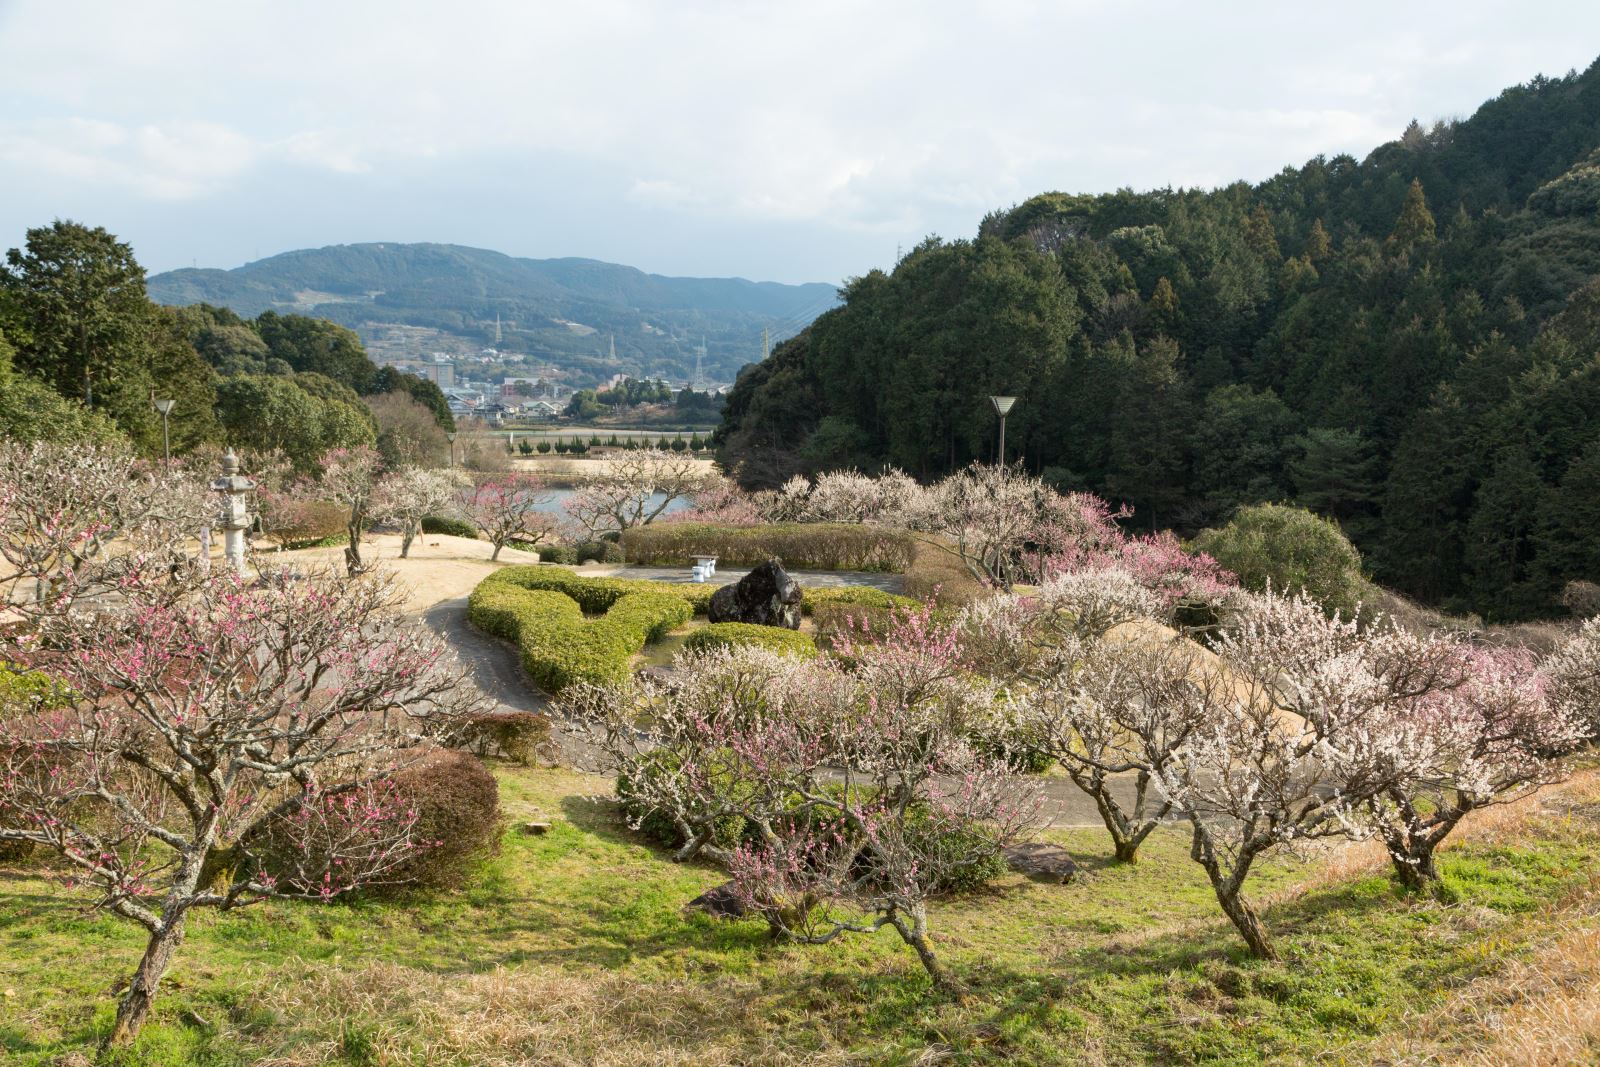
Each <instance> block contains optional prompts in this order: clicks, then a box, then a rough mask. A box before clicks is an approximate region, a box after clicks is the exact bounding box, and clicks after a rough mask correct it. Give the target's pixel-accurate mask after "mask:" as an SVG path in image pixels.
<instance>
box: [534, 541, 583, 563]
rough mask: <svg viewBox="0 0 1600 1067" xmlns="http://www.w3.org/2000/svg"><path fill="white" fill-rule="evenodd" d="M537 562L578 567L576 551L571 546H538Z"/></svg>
mask: <svg viewBox="0 0 1600 1067" xmlns="http://www.w3.org/2000/svg"><path fill="white" fill-rule="evenodd" d="M539 562H540V563H560V564H564V565H565V566H568V567H575V566H577V565H578V550H577V549H575V548H573V547H572V546H571V545H540V546H539Z"/></svg>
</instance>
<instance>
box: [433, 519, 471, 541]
mask: <svg viewBox="0 0 1600 1067" xmlns="http://www.w3.org/2000/svg"><path fill="white" fill-rule="evenodd" d="M422 532H423V533H425V534H447V535H448V536H450V537H470V538H472V539H473V540H474V541H476V540H477V539H478V528H477V527H476V526H474V525H472V523H470V522H467V521H466V520H465V519H453V518H451V517H450V516H448V515H427V516H424V517H423V519H422Z"/></svg>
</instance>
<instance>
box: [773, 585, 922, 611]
mask: <svg viewBox="0 0 1600 1067" xmlns="http://www.w3.org/2000/svg"><path fill="white" fill-rule="evenodd" d="M828 604H847V605H851V606H854V607H859V608H869V609H872V610H875V611H880V612H883V613H884V614H887V613H888V612H890V611H892V610H893V609H895V608H916V607H921V604H920V603H919V602H917V601H915V600H912V599H911V598H910V597H908V596H899V595H898V594H895V593H887V592H884V591H883V590H882V589H875V588H873V587H872V586H870V585H830V586H821V587H816V586H813V587H812V588H809V589H806V590H804V591H803V592H802V593H801V595H800V611H801V613H802V614H805V615H814V614H816V611H817V609H818V608H821V607H823V606H824V605H828Z"/></svg>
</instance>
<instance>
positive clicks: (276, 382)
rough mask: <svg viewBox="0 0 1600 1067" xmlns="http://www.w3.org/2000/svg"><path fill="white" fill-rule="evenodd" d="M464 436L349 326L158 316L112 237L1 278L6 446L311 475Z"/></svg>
mask: <svg viewBox="0 0 1600 1067" xmlns="http://www.w3.org/2000/svg"><path fill="white" fill-rule="evenodd" d="M158 398H160V399H165V400H170V401H172V405H171V408H170V411H169V419H168V423H167V425H165V426H163V421H162V419H161V417H160V416H159V415H158V414H157V412H156V409H155V406H154V403H153V402H154V401H155V400H156V399H158ZM454 428H455V424H454V421H453V420H452V419H451V416H450V409H449V408H448V406H447V405H446V404H445V398H444V394H443V393H442V392H440V390H439V387H438V386H437V385H435V384H434V383H432V382H429V381H425V380H423V379H421V378H418V377H415V376H413V375H410V374H406V373H403V372H401V371H399V370H397V369H395V368H394V367H381V368H380V367H378V366H376V365H375V364H374V363H373V362H372V360H371V359H369V358H368V357H367V353H366V351H365V349H364V348H363V347H362V345H361V340H360V338H359V337H357V336H356V335H355V334H354V333H352V332H351V331H350V330H347V329H345V328H344V327H343V326H339V325H337V324H335V323H332V322H326V321H323V320H321V319H314V318H309V317H306V316H302V315H284V314H279V313H277V312H273V311H266V312H263V313H262V314H260V315H258V316H257V317H256V318H255V319H253V320H247V319H243V318H240V317H239V316H238V315H236V314H234V313H233V312H232V311H230V310H228V309H227V308H220V307H213V306H211V305H207V304H197V305H192V306H188V307H181V308H171V307H162V306H160V305H158V304H155V303H153V302H152V301H151V300H150V299H149V298H148V296H147V295H146V293H145V274H144V268H143V267H141V266H140V265H139V263H138V260H136V259H135V258H134V254H133V249H132V248H131V247H129V246H128V245H127V244H126V243H125V242H122V241H119V240H117V238H116V237H115V236H114V235H113V234H110V233H108V232H107V231H106V230H104V229H103V228H100V227H89V226H85V225H83V224H81V223H77V222H71V221H65V220H57V221H56V222H54V223H53V224H51V225H49V226H40V227H37V228H35V229H31V230H29V231H28V234H27V241H26V244H25V246H24V247H22V248H13V249H10V250H9V251H8V252H7V253H6V257H5V262H4V264H3V265H0V437H14V438H20V439H22V440H38V439H47V440H53V441H74V440H88V441H109V440H121V441H124V442H126V443H127V444H129V445H131V446H133V448H135V449H136V450H137V451H139V452H142V453H144V454H146V455H162V454H164V452H165V450H166V449H167V447H168V446H170V447H171V449H172V452H173V453H174V454H179V455H181V454H183V453H185V452H191V451H194V450H196V449H199V448H202V447H205V446H210V445H223V444H226V445H229V446H234V447H240V448H250V449H257V450H261V451H270V450H277V451H281V452H282V453H283V454H284V455H285V457H286V458H287V459H289V460H291V461H292V462H293V463H294V464H295V465H296V466H297V467H300V468H301V469H309V468H310V467H311V466H312V465H313V464H314V463H315V462H316V461H317V458H318V457H319V456H321V455H322V454H323V453H324V452H326V451H328V450H329V449H334V448H345V447H352V446H358V445H369V444H376V445H377V446H378V448H379V449H380V451H382V452H383V453H384V454H385V455H386V456H398V455H399V453H400V452H401V451H403V450H405V449H407V448H411V449H413V450H414V449H415V448H416V447H417V442H418V441H419V440H420V441H421V442H422V444H423V445H424V446H426V445H427V444H428V443H429V442H438V443H439V447H440V448H442V447H443V442H444V433H445V432H446V431H448V430H452V429H454Z"/></svg>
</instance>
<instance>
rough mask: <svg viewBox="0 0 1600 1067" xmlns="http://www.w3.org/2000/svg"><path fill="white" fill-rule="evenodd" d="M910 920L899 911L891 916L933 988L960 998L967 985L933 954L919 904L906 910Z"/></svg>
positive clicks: (925, 911) (923, 912)
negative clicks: (913, 951)
mask: <svg viewBox="0 0 1600 1067" xmlns="http://www.w3.org/2000/svg"><path fill="white" fill-rule="evenodd" d="M906 914H908V915H909V916H910V919H911V921H910V922H909V923H908V922H906V920H905V918H904V917H902V915H901V914H900V913H898V912H897V913H896V914H895V915H894V917H893V920H892V921H893V923H894V928H895V930H896V931H897V932H898V933H899V934H900V939H901V940H902V941H904V942H905V943H906V944H908V945H910V946H911V947H912V948H913V949H915V950H916V953H917V958H918V959H919V960H921V961H922V968H923V970H925V971H927V972H928V977H929V979H931V980H932V982H933V988H934V989H937V990H938V991H939V992H941V993H947V994H949V995H951V996H953V997H957V998H961V997H965V996H966V995H967V987H966V986H964V985H962V984H961V982H960V981H958V980H957V979H956V977H955V976H954V975H952V974H951V973H950V972H949V971H947V970H945V967H944V964H942V963H940V962H939V957H938V956H936V955H934V952H933V942H932V941H930V940H929V939H928V913H927V910H926V909H924V908H923V907H922V906H921V905H918V906H917V907H915V908H912V909H909V911H907V912H906Z"/></svg>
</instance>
